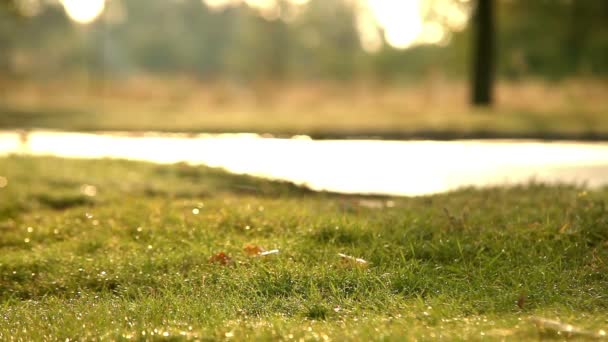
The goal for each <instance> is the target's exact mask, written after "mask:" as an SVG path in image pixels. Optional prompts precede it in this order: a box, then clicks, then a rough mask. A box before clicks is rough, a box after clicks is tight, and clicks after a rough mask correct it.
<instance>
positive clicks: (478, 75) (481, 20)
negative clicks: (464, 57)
mask: <svg viewBox="0 0 608 342" xmlns="http://www.w3.org/2000/svg"><path fill="white" fill-rule="evenodd" d="M494 5H495V3H494V0H477V7H476V9H475V13H474V15H473V25H474V34H473V36H474V42H473V49H474V50H473V77H472V82H473V84H472V99H471V100H472V102H473V104H474V105H476V106H489V105H491V104H492V101H493V88H494V58H495V56H494V39H495V37H494V36H495V31H494V30H495V28H494Z"/></svg>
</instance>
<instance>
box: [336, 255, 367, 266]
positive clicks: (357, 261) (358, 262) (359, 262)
mask: <svg viewBox="0 0 608 342" xmlns="http://www.w3.org/2000/svg"><path fill="white" fill-rule="evenodd" d="M338 256H339V257H340V258H341V259H342V263H344V264H349V265H355V266H359V267H367V266H368V265H369V263H368V262H367V261H366V260H364V259H361V258H355V257H354V256H350V255H346V254H343V253H338Z"/></svg>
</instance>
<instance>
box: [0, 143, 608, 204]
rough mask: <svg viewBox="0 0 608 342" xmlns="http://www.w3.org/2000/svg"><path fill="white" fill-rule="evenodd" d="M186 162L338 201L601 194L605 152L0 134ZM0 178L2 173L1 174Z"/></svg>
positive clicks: (607, 167) (97, 152) (29, 147)
mask: <svg viewBox="0 0 608 342" xmlns="http://www.w3.org/2000/svg"><path fill="white" fill-rule="evenodd" d="M11 153H22V154H26V155H52V156H58V157H69V158H121V159H131V160H141V161H149V162H155V163H176V162H187V163H189V164H195V165H196V164H204V165H209V166H213V167H222V168H224V169H226V170H228V171H231V172H235V173H244V174H250V175H255V176H261V177H267V178H272V179H281V180H287V181H291V182H294V183H296V184H305V185H307V186H308V187H310V188H312V189H314V190H329V191H336V192H345V193H374V194H390V195H424V194H431V193H437V192H444V191H449V190H454V189H457V188H461V187H467V186H475V187H483V186H489V185H505V184H522V183H528V182H530V181H536V182H544V183H568V184H578V185H586V186H588V187H591V188H595V187H600V186H606V185H608V144H607V143H574V142H572V143H571V142H567V143H565V142H555V143H547V142H534V141H523V142H522V141H473V140H466V141H374V140H310V139H308V138H306V137H300V138H294V139H275V138H262V137H259V136H257V135H255V134H221V135H183V134H152V133H150V134H139V135H136V134H126V133H125V134H88V133H65V132H51V131H33V132H29V134H27V138H26V136H25V135H23V134H21V135H20V134H19V133H17V132H0V155H7V154H11ZM1 172H2V170H0V174H1Z"/></svg>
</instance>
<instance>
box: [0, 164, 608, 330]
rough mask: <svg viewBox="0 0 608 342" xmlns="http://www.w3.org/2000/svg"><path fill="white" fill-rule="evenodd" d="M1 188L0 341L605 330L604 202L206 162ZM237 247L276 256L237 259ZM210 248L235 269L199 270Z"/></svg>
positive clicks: (90, 168)
mask: <svg viewBox="0 0 608 342" xmlns="http://www.w3.org/2000/svg"><path fill="white" fill-rule="evenodd" d="M0 176H1V177H4V179H5V180H6V181H7V185H6V186H5V187H3V188H0V340H7V339H10V338H14V339H23V340H43V339H47V340H65V339H66V338H70V339H77V340H88V339H98V338H102V339H110V340H115V339H117V340H123V339H128V338H133V339H151V340H157V339H166V340H179V339H201V340H207V339H211V340H216V339H218V340H222V339H231V338H232V339H235V340H243V339H262V340H277V339H283V340H291V339H295V340H298V339H304V340H326V339H333V340H339V341H341V340H368V339H377V340H399V341H400V340H404V339H408V338H409V339H421V340H434V339H436V338H438V337H443V338H444V339H447V340H470V339H473V340H477V339H481V338H483V337H488V336H489V337H490V338H491V339H492V340H497V339H502V338H504V337H506V338H508V339H511V340H522V339H534V338H537V336H539V334H541V332H542V331H541V330H539V329H537V327H535V325H534V324H533V323H532V322H531V321H530V319H529V317H531V316H540V317H547V318H550V319H560V320H563V321H566V322H568V323H572V324H575V325H577V326H579V327H581V328H583V329H587V330H592V331H598V330H599V329H604V330H605V329H606V327H607V326H608V266H607V263H608V208H607V207H606V201H607V200H608V189H604V190H598V191H589V192H586V191H583V190H582V189H578V188H572V187H559V186H551V187H549V186H543V185H539V184H530V185H529V186H526V187H512V188H494V189H488V190H473V189H463V190H460V191H456V192H452V193H449V194H443V195H434V196H427V197H417V198H392V199H389V198H366V199H365V200H364V201H361V198H359V197H356V196H340V195H334V194H326V193H311V192H309V191H307V190H305V189H300V188H297V187H295V186H292V185H289V184H285V183H273V182H269V181H264V180H259V179H254V178H249V177H242V176H234V175H228V174H225V173H223V172H221V171H219V170H214V169H209V168H205V167H191V166H186V165H172V166H158V165H153V164H145V163H135V162H127V161H110V160H98V161H83V160H61V159H54V158H29V157H19V156H12V157H5V158H0ZM90 195H94V196H90ZM369 201H377V202H375V204H383V206H382V208H376V209H373V208H371V206H369V205H367V204H369ZM387 204H388V205H387ZM194 209H196V210H194ZM197 210H198V213H197ZM247 244H251V245H257V246H263V247H265V248H266V249H275V248H276V249H279V250H280V252H279V254H276V255H269V256H267V257H250V256H248V255H247V254H246V253H245V251H244V250H243V247H244V246H245V245H247ZM218 252H225V253H226V254H227V255H229V256H230V258H231V262H229V263H228V265H222V264H221V263H213V262H209V259H210V257H211V256H213V255H215V254H216V253H218ZM338 253H344V254H347V255H352V256H355V257H359V258H363V259H365V260H367V261H368V262H369V265H368V266H367V267H365V266H357V265H355V264H352V263H349V262H344V261H343V260H341V258H340V257H338V255H337V254H338ZM518 302H519V304H518ZM545 333H546V332H545ZM545 333H543V334H545ZM542 336H545V335H542ZM557 337H560V336H557Z"/></svg>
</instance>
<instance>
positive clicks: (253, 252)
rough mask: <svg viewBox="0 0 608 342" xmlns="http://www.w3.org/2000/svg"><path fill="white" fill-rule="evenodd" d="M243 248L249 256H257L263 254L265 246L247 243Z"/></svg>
mask: <svg viewBox="0 0 608 342" xmlns="http://www.w3.org/2000/svg"><path fill="white" fill-rule="evenodd" d="M243 250H244V251H245V254H247V255H249V256H257V255H260V254H262V253H263V252H264V251H265V249H264V248H263V247H260V246H258V245H251V244H247V245H245V247H243Z"/></svg>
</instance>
